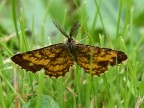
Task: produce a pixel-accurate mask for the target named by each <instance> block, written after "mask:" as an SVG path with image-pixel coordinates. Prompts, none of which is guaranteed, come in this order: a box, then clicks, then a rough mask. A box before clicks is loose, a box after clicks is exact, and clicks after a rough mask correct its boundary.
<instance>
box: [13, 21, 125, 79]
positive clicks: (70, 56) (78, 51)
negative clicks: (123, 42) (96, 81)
mask: <svg viewBox="0 0 144 108" xmlns="http://www.w3.org/2000/svg"><path fill="white" fill-rule="evenodd" d="M54 24H55V25H56V27H57V28H58V29H59V30H60V31H61V32H62V33H63V34H64V36H65V37H67V40H66V42H65V43H59V44H55V45H51V46H48V47H45V48H41V49H37V50H33V51H28V52H26V53H20V54H17V55H14V56H13V57H12V58H11V59H12V60H13V61H14V62H15V63H16V64H18V65H19V66H21V67H22V68H23V69H26V70H27V71H32V72H37V71H39V70H41V69H44V70H45V74H47V75H49V76H50V77H51V76H54V77H59V76H64V75H65V73H66V72H68V71H69V68H70V67H71V66H73V65H74V62H76V63H77V64H78V65H79V66H81V67H83V68H84V70H85V71H86V72H87V73H89V72H90V70H91V71H92V72H91V73H92V74H93V75H98V76H99V75H100V74H101V73H104V72H105V71H106V70H107V69H108V68H107V67H108V65H111V66H113V65H116V64H119V63H121V62H122V61H124V60H126V59H127V56H126V54H125V53H124V52H122V51H117V50H112V49H108V48H99V47H95V46H91V45H84V44H78V43H77V42H76V40H74V39H73V38H72V35H73V32H74V31H75V30H76V29H77V28H78V27H79V24H78V22H76V23H75V24H74V25H73V27H72V29H71V32H70V34H69V35H67V34H66V33H65V32H64V31H63V30H62V29H61V27H60V26H59V25H57V24H56V23H54ZM91 57H92V61H91V62H90V59H91Z"/></svg>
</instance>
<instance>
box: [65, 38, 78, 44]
mask: <svg viewBox="0 0 144 108" xmlns="http://www.w3.org/2000/svg"><path fill="white" fill-rule="evenodd" d="M76 43H77V41H76V40H75V39H74V38H73V37H69V38H67V40H66V44H71V45H72V44H76Z"/></svg>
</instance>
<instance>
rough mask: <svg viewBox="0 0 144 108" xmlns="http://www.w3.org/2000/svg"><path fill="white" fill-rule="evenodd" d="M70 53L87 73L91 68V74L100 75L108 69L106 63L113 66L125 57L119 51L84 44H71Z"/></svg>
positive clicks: (125, 57)
mask: <svg viewBox="0 0 144 108" xmlns="http://www.w3.org/2000/svg"><path fill="white" fill-rule="evenodd" d="M72 53H73V56H74V59H75V61H76V63H77V64H78V65H80V66H81V67H83V68H84V70H85V71H86V72H88V73H89V71H90V69H91V70H92V74H93V75H100V74H101V73H104V72H105V71H106V70H107V69H108V65H111V66H113V65H116V64H119V63H121V62H122V61H124V60H126V59H127V56H126V55H125V53H123V52H121V51H117V50H112V49H108V48H99V47H94V46H90V45H84V44H76V45H75V46H73V50H72ZM90 61H91V63H90Z"/></svg>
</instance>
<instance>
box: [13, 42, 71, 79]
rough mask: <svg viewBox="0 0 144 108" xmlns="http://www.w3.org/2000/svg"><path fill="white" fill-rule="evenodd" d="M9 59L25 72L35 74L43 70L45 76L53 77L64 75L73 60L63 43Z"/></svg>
mask: <svg viewBox="0 0 144 108" xmlns="http://www.w3.org/2000/svg"><path fill="white" fill-rule="evenodd" d="M11 59H12V60H13V61H14V62H15V63H16V64H18V65H19V66H21V67H22V68H23V69H25V70H27V71H32V72H34V73H35V72H37V71H39V70H41V69H43V68H44V69H45V70H46V71H45V73H46V74H47V75H49V76H55V77H58V76H60V75H64V74H65V73H66V72H67V71H68V70H69V68H70V66H71V65H73V59H72V57H71V55H70V54H69V51H68V49H67V47H66V45H65V44H63V43H59V44H56V45H51V46H48V47H45V48H41V49H37V50H33V51H28V52H26V53H20V54H16V55H14V56H13V57H12V58H11Z"/></svg>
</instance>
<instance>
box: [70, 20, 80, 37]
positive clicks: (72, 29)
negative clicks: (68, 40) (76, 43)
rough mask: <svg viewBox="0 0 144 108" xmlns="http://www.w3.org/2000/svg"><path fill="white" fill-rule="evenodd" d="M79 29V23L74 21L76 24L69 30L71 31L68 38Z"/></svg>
mask: <svg viewBox="0 0 144 108" xmlns="http://www.w3.org/2000/svg"><path fill="white" fill-rule="evenodd" d="M79 27H80V23H79V21H76V22H75V23H74V24H73V26H72V28H71V31H70V34H69V36H70V37H72V35H73V34H74V32H75V31H76V30H77V29H78V28H79Z"/></svg>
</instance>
